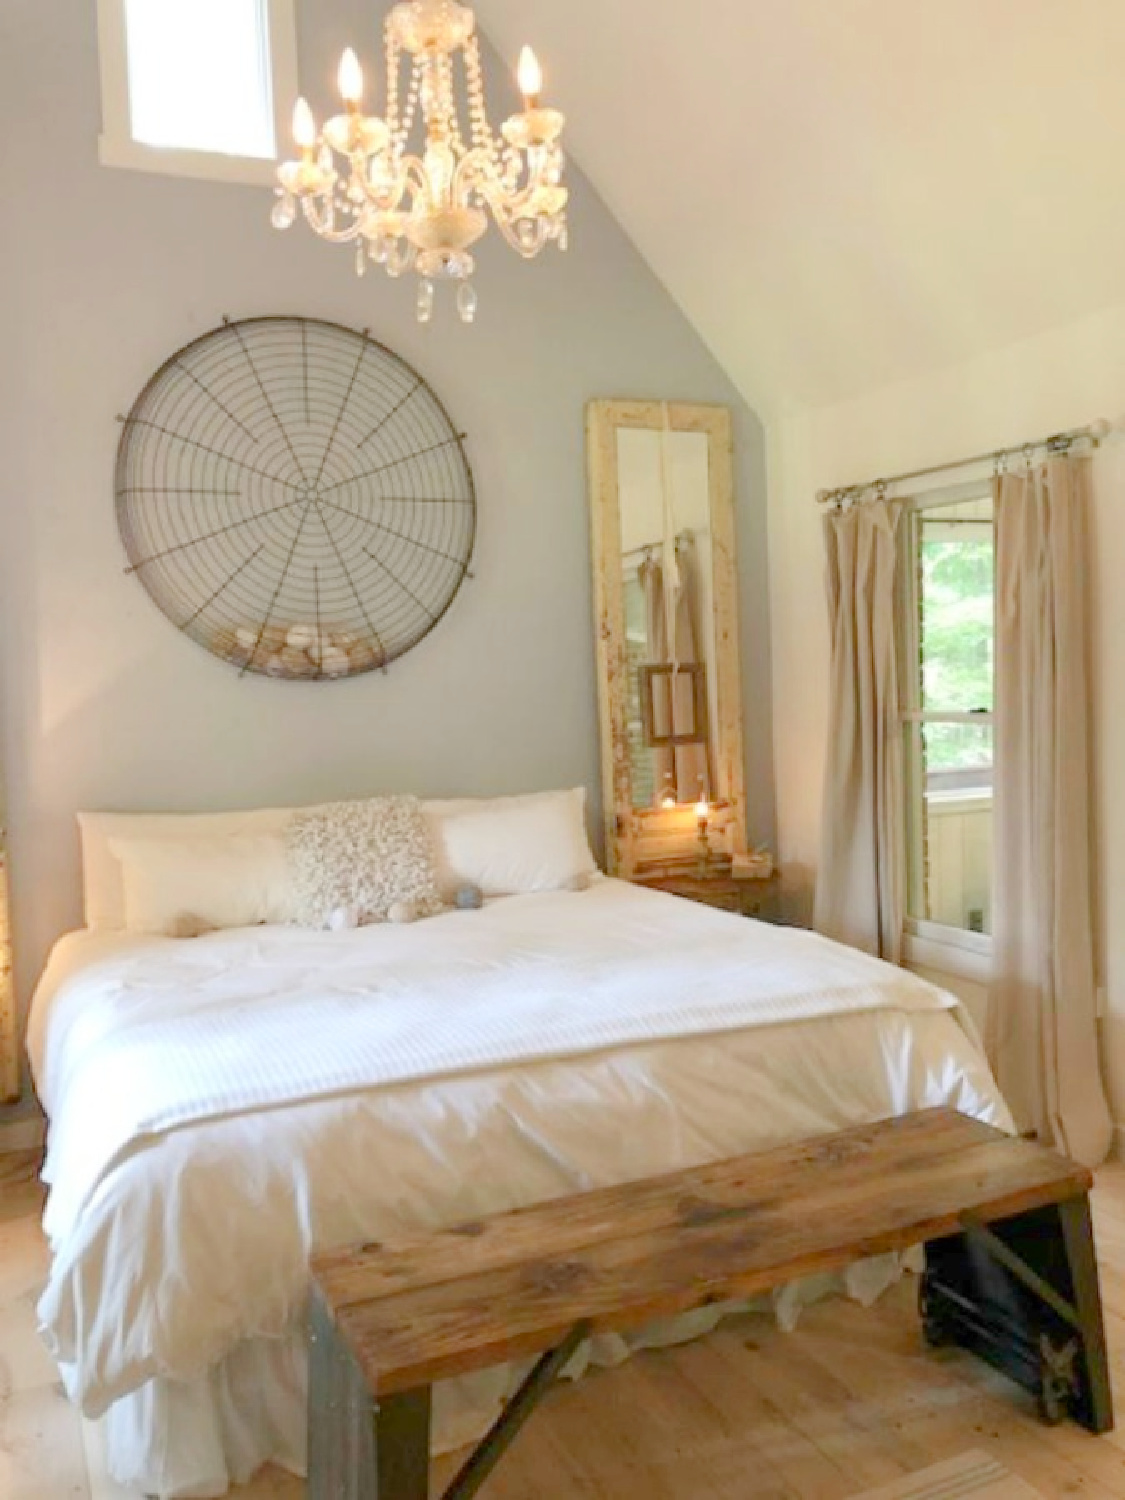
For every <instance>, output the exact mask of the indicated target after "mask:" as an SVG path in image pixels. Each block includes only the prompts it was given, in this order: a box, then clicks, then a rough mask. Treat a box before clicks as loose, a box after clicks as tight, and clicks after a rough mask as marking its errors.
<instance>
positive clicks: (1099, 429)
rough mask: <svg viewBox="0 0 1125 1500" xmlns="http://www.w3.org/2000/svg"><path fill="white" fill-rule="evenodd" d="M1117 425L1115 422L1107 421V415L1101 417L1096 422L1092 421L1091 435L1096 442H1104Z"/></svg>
mask: <svg viewBox="0 0 1125 1500" xmlns="http://www.w3.org/2000/svg"><path fill="white" fill-rule="evenodd" d="M1116 425H1117V424H1116V423H1114V422H1107V421H1106V419H1105V417H1099V418H1098V419H1097V421H1096V422H1091V423H1090V426H1089V433H1090V436H1091V437H1092V438H1093V439H1094V442H1095V443H1102V442H1104V441H1105V439H1106V438H1107V437H1109V435H1110V433H1111V432H1112V431H1113V430H1114V427H1115V426H1116Z"/></svg>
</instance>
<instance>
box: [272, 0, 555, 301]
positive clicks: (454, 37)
mask: <svg viewBox="0 0 1125 1500" xmlns="http://www.w3.org/2000/svg"><path fill="white" fill-rule="evenodd" d="M385 44H386V62H387V95H386V107H385V110H384V113H383V114H382V115H367V114H364V113H363V109H362V101H363V89H364V80H363V70H362V68H361V67H360V63H359V59H358V58H357V57H356V54H355V53H354V52H353V51H352V49H351V48H350V47H349V48H348V49H347V51H346V52H345V53H344V55H343V57H342V58H341V60H340V70H339V73H338V75H337V82H338V85H339V89H340V95H341V98H342V99H343V103H344V111H343V113H342V114H338V115H333V117H332V118H331V119H330V120H327V121H326V122H325V124H324V125H323V127H322V128H321V129H320V130H319V131H318V129H317V126H316V121H315V120H314V118H313V114H312V111H311V109H310V108H309V106H308V103H307V102H306V101H305V100H304V99H298V100H297V104H296V108H295V109H294V111H293V138H294V140H295V141H296V143H297V145H298V147H299V148H300V157H299V159H298V160H296V161H287V162H283V163H282V165H281V166H280V167H279V168H278V174H277V175H278V180H279V183H280V186H279V187H278V189H277V198H276V201H275V203H274V206H273V213H272V215H271V218H272V222H273V225H274V227H275V228H276V229H288V228H289V226H290V225H291V224H292V223H293V222H294V221H295V219H296V217H297V212H298V208H300V211H301V212H302V213H303V215H304V218H305V221H306V223H308V224H309V225H310V227H311V228H312V229H313V230H315V232H316V233H317V234H318V235H320V236H321V237H322V238H323V239H326V240H328V241H330V242H331V243H333V244H354V245H355V247H356V249H355V255H356V271H357V274H359V275H361V276H362V275H363V273H364V271H365V270H366V267H367V262H368V260H370V261H373V262H374V263H375V264H376V265H379V266H382V267H383V269H384V270H385V271H386V272H387V273H388V275H390V276H401V275H402V274H403V273H404V272H406V271H410V270H413V271H415V272H416V273H417V275H418V276H419V278H420V280H419V283H418V300H417V311H418V318H419V321H421V322H423V323H427V322H429V321H430V318H431V317H432V315H433V307H434V283H435V282H438V281H454V282H458V283H460V285H459V288H458V294H457V299H456V300H457V309H458V312H459V313H460V315H461V318H462V321H463V322H466V323H471V322H472V321H473V319H474V317H475V316H476V310H477V294H476V290H475V288H474V287H473V286H472V285H471V282H470V278H471V276H472V274H473V270H474V264H475V263H474V259H473V254H472V246H473V245H475V244H476V243H477V241H478V240H479V239H481V237H482V236H483V235H484V234H485V232H486V231H487V229H488V222H489V215H491V217H492V220H493V222H494V223H495V225H496V227H497V228H498V229H499V230H500V233H501V234H502V235H503V236H504V239H505V240H506V241H507V242H508V244H509V245H510V246H511V247H512V249H513V250H515V251H517V252H518V253H519V254H520V255H522V256H523V257H524V258H525V259H531V258H532V257H533V256H536V255H538V254H539V252H540V251H541V250H542V249H543V247H544V246H545V245H547V244H550V243H552V242H553V243H554V244H556V245H558V247H559V248H560V249H561V250H565V249H566V242H567V229H566V204H567V190H566V188H565V187H563V185H562V176H563V165H564V158H563V152H562V148H561V146H560V144H559V139H560V137H561V135H562V129H563V125H564V123H565V121H564V118H563V116H562V115H561V114H560V113H559V111H558V110H555V109H548V108H545V107H544V106H543V105H542V104H541V102H540V94H541V91H542V87H543V76H542V72H541V70H540V67H539V63H538V61H537V59H536V57H535V54H534V52H532V50H531V48H530V47H525V48H524V49H523V52H522V53H521V54H520V60H519V67H518V71H517V80H518V83H519V88H520V92H521V94H522V95H523V106H524V107H523V109H522V110H520V111H519V113H517V114H514V115H511V116H510V117H509V118H508V119H507V120H505V121H504V123H503V125H502V126H501V127H500V134H499V136H497V135H496V134H495V132H494V131H493V129H492V127H491V125H490V124H489V121H488V114H487V111H486V109H485V101H484V80H483V72H482V69H481V59H480V43H479V40H478V37H477V32H476V18H475V17H474V15H473V12H472V11H471V10H470V9H469V7H468V6H467V5H461V4H459V3H458V0H400V3H399V4H397V5H395V6H394V7H393V9H392V10H391V12H390V14H389V15H388V16H387V21H386V27H385ZM458 58H459V59H460V67H459V68H458V66H457V59H458ZM459 75H460V77H461V79H462V80H463V84H464V91H465V107H464V124H463V122H462V107H461V105H460V104H459V102H458V97H457V81H458V76H459ZM403 85H405V86H404V87H403ZM417 136H420V137H421V139H420V140H415V139H414V138H415V137H417Z"/></svg>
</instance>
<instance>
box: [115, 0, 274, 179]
mask: <svg viewBox="0 0 1125 1500" xmlns="http://www.w3.org/2000/svg"><path fill="white" fill-rule="evenodd" d="M98 40H99V49H100V52H101V72H102V114H103V127H104V128H103V134H102V138H101V143H100V155H101V160H102V161H103V163H105V164H107V165H110V166H131V167H141V168H147V169H148V170H151V171H160V172H178V173H182V174H185V175H190V176H202V177H215V178H225V179H230V180H236V181H251V182H263V183H265V182H270V181H272V178H273V174H274V165H273V163H274V159H275V157H276V155H277V147H278V137H279V121H278V116H279V112H280V113H284V112H285V111H286V110H287V109H288V108H289V106H290V105H291V103H292V100H293V98H294V97H295V95H296V92H297V87H296V65H295V53H296V49H295V35H294V26H293V11H292V0H99V3H98ZM279 106H280V110H279Z"/></svg>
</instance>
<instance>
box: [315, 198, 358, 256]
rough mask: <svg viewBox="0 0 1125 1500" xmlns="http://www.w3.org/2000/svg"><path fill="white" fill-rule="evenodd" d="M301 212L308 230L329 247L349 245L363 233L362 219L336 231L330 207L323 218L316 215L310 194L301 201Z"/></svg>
mask: <svg viewBox="0 0 1125 1500" xmlns="http://www.w3.org/2000/svg"><path fill="white" fill-rule="evenodd" d="M301 211H302V213H303V214H304V216H305V223H306V224H307V225H308V226H309V228H310V229H311V230H313V231H314V233H315V234H317V235H318V236H319V237H320V238H321V239H322V240H327V241H328V243H329V244H330V245H350V244H351V243H352V241H353V240H357V239H358V238H359V236H360V235H361V234H362V233H363V220H362V218H356V219H353V220H352V222H351V223H350V224H349V225H348V227H347V228H346V229H337V228H336V214H335V211H334V210H333V209H332V208H331V207H329V208H328V209H327V210H326V211H325V213H324V214H323V216H320V215H318V214H317V211H316V199H315V198H314V197H313V196H312V195H311V194H310V195H309V196H307V197H303V198H302V199H301Z"/></svg>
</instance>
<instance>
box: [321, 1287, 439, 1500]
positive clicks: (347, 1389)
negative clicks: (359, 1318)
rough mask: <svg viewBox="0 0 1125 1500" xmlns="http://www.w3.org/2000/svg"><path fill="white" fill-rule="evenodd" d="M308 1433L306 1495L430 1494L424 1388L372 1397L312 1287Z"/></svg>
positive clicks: (409, 1499) (407, 1497)
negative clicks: (379, 1397)
mask: <svg viewBox="0 0 1125 1500" xmlns="http://www.w3.org/2000/svg"><path fill="white" fill-rule="evenodd" d="M308 1439H309V1478H308V1500H428V1496H429V1483H430V1479H429V1475H430V1391H429V1387H428V1386H425V1387H422V1388H421V1389H419V1390H415V1391H404V1392H402V1393H401V1394H399V1395H394V1396H386V1397H384V1398H383V1400H382V1401H380V1402H378V1403H377V1404H376V1403H375V1402H373V1401H372V1399H371V1395H370V1392H369V1391H368V1389H367V1381H366V1380H365V1379H364V1375H363V1372H362V1370H361V1369H360V1368H359V1366H358V1365H357V1364H356V1362H355V1359H354V1358H353V1357H352V1354H351V1351H350V1350H349V1349H348V1347H347V1345H346V1343H345V1342H344V1341H343V1339H341V1338H340V1337H339V1335H338V1333H337V1331H336V1327H335V1324H334V1323H333V1321H332V1318H331V1316H330V1315H329V1313H328V1310H327V1308H326V1307H325V1306H324V1303H323V1301H322V1300H321V1298H320V1295H319V1293H317V1292H316V1290H315V1289H314V1291H313V1294H312V1300H311V1303H310V1308H309V1403H308Z"/></svg>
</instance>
